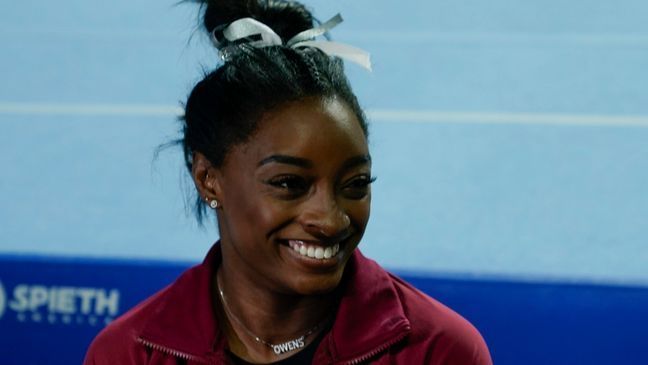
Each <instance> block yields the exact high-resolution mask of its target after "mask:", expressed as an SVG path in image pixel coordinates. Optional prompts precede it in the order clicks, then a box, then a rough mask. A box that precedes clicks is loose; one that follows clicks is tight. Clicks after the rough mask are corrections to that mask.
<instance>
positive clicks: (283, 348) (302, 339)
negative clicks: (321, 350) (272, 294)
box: [216, 274, 330, 355]
mask: <svg viewBox="0 0 648 365" xmlns="http://www.w3.org/2000/svg"><path fill="white" fill-rule="evenodd" d="M216 285H218V293H219V294H220V298H221V302H222V303H223V309H225V313H226V314H227V315H228V317H230V318H232V319H233V320H234V321H236V323H238V324H239V325H240V326H241V328H243V330H244V331H245V332H246V333H247V334H248V335H249V336H250V337H252V338H253V339H254V340H255V341H256V342H258V343H260V344H262V345H265V346H268V347H269V348H271V349H272V351H274V353H275V354H276V355H282V354H285V353H288V352H293V351H297V350H299V349H302V348H304V346H306V338H308V336H310V335H312V334H313V333H314V332H315V331H317V330H318V329H319V328H320V327H321V326H322V325H323V324H324V323H326V322H327V321H328V319H329V318H330V315H329V316H327V317H326V318H325V319H324V320H323V321H321V322H320V323H318V324H316V325H315V326H313V327H312V328H311V329H309V330H308V331H306V333H304V334H303V335H301V336H299V337H297V338H295V339H292V340H288V341H286V342H282V343H278V344H274V343H270V342H268V341H265V340H264V339H262V338H260V337H259V336H257V335H255V334H254V333H253V332H252V331H250V329H248V328H247V326H245V324H243V322H242V321H241V320H240V319H238V317H236V316H235V315H234V313H232V311H231V310H230V309H229V305H228V304H227V300H226V299H225V294H223V289H222V286H221V283H220V276H219V275H218V274H216Z"/></svg>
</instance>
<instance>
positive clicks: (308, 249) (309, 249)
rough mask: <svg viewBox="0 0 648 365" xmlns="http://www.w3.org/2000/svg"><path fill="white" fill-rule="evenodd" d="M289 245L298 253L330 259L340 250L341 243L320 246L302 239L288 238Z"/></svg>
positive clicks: (320, 258) (319, 258)
mask: <svg viewBox="0 0 648 365" xmlns="http://www.w3.org/2000/svg"><path fill="white" fill-rule="evenodd" d="M288 246H290V248H292V249H293V250H294V251H295V252H296V253H297V254H299V255H301V256H304V257H308V258H311V259H316V260H326V259H330V258H331V257H335V255H337V254H338V252H340V244H339V243H336V244H334V245H332V246H320V245H317V244H313V243H309V242H304V241H301V240H288Z"/></svg>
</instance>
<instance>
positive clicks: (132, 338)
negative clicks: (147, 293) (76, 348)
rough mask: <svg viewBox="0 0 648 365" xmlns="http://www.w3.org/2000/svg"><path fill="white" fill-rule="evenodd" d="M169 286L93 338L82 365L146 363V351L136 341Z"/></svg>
mask: <svg viewBox="0 0 648 365" xmlns="http://www.w3.org/2000/svg"><path fill="white" fill-rule="evenodd" d="M168 289H169V287H167V288H164V289H162V290H160V291H159V292H157V293H156V294H154V295H153V296H151V297H149V298H148V299H146V300H144V301H143V302H140V303H139V304H138V305H136V306H135V307H133V308H132V309H130V310H129V311H127V312H126V313H124V314H123V315H121V316H120V317H119V318H117V319H116V320H114V321H113V322H111V323H110V324H108V326H106V327H105V328H104V329H103V330H101V332H99V334H98V335H97V336H96V337H95V338H94V340H93V341H92V343H91V344H90V346H89V347H88V351H87V353H86V356H85V360H84V362H83V364H84V365H114V364H124V365H130V364H133V365H135V364H145V363H147V357H148V356H147V349H146V347H145V346H144V345H143V344H141V343H139V341H138V338H139V334H140V333H141V330H142V328H143V326H144V325H145V323H146V320H147V319H148V317H149V316H148V314H149V313H151V311H155V310H156V308H157V307H158V306H159V302H160V300H161V298H162V297H163V296H164V294H165V293H166V291H168Z"/></svg>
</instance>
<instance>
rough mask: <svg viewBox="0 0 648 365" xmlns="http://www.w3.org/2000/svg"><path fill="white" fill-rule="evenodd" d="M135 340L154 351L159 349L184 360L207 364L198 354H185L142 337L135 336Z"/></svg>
mask: <svg viewBox="0 0 648 365" xmlns="http://www.w3.org/2000/svg"><path fill="white" fill-rule="evenodd" d="M137 342H139V343H141V344H142V345H144V346H146V347H148V348H151V349H153V350H155V351H160V352H163V353H165V354H167V355H171V356H175V357H178V358H180V359H183V360H186V361H195V362H200V363H203V364H207V361H206V360H205V359H202V358H200V357H198V356H194V355H190V354H187V353H184V352H181V351H178V350H174V349H172V348H169V347H166V346H162V345H158V344H156V343H153V342H150V341H147V340H145V339H143V338H141V337H138V338H137Z"/></svg>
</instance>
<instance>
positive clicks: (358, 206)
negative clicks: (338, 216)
mask: <svg viewBox="0 0 648 365" xmlns="http://www.w3.org/2000/svg"><path fill="white" fill-rule="evenodd" d="M347 212H348V214H349V218H351V222H352V223H351V224H355V225H356V226H357V228H358V229H360V230H361V232H364V229H365V227H366V226H367V223H368V222H369V215H370V212H371V195H368V196H367V197H365V198H364V199H362V200H360V201H357V202H355V203H354V204H350V205H349V206H348V207H347Z"/></svg>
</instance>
